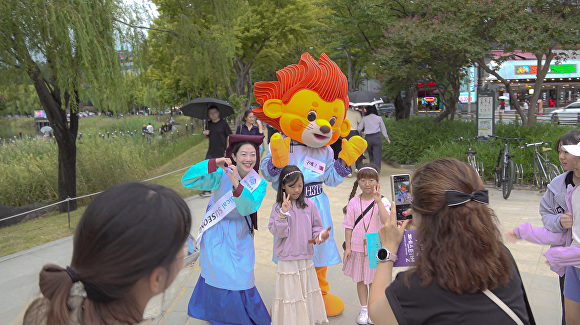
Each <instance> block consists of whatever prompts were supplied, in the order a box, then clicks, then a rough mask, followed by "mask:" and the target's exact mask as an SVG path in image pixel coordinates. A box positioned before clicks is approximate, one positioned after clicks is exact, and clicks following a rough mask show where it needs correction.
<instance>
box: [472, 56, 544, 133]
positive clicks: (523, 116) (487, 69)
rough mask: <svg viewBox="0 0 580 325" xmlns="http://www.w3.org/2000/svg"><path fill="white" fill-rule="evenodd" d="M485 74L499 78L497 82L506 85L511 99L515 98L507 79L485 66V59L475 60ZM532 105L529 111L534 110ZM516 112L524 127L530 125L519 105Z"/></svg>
mask: <svg viewBox="0 0 580 325" xmlns="http://www.w3.org/2000/svg"><path fill="white" fill-rule="evenodd" d="M474 61H475V62H476V63H477V64H478V65H479V66H480V67H481V68H482V69H483V70H484V71H485V72H487V73H489V74H491V75H493V76H495V77H496V78H497V80H499V81H500V82H501V83H503V84H504V86H505V88H506V89H507V90H508V92H509V94H510V98H515V94H514V92H513V88H512V85H511V83H510V82H509V81H507V80H506V79H504V78H503V77H502V76H500V75H499V73H497V71H494V70H492V69H491V68H490V67H488V66H487V65H486V64H485V61H484V60H483V59H477V60H474ZM531 104H532V103H530V107H529V110H530V111H531V110H532V107H531ZM516 111H517V112H518V114H520V117H521V118H522V125H527V124H528V116H526V114H525V112H523V111H522V110H521V109H519V105H517V106H516Z"/></svg>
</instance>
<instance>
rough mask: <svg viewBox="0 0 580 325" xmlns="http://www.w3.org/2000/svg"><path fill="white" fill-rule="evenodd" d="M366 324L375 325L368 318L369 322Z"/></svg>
mask: <svg viewBox="0 0 580 325" xmlns="http://www.w3.org/2000/svg"><path fill="white" fill-rule="evenodd" d="M367 324H370V325H375V323H373V322H372V321H371V318H370V317H369V321H368V322H367Z"/></svg>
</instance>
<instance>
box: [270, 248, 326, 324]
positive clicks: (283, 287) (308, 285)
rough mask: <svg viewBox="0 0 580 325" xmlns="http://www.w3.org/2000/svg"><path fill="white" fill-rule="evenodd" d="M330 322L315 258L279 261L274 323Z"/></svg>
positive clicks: (273, 306)
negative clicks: (313, 259)
mask: <svg viewBox="0 0 580 325" xmlns="http://www.w3.org/2000/svg"><path fill="white" fill-rule="evenodd" d="M326 322H328V319H327V318H326V310H325V309H324V301H323V300H322V292H321V291H320V286H319V285H318V278H317V276H316V270H315V269H314V263H313V262H312V260H311V259H307V260H296V261H281V260H278V267H277V268H276V290H275V291H274V304H273V305H272V325H283V324H288V325H295V324H300V325H302V324H304V325H308V324H310V325H314V324H322V323H326Z"/></svg>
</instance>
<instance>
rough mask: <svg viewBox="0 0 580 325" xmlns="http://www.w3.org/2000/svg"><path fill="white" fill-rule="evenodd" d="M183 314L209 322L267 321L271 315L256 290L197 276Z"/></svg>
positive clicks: (258, 324)
mask: <svg viewBox="0 0 580 325" xmlns="http://www.w3.org/2000/svg"><path fill="white" fill-rule="evenodd" d="M187 314H188V315H189V316H191V317H193V318H197V319H201V320H205V321H208V322H210V323H212V324H213V325H233V324H237V325H270V324H271V323H272V319H271V318H270V314H268V310H267V309H266V306H265V305H264V302H263V301H262V297H260V294H259V293H258V289H256V287H253V288H251V289H248V290H239V291H237V290H227V289H220V288H216V287H212V286H210V285H209V284H206V283H205V279H204V278H203V277H202V276H199V279H198V280H197V284H196V285H195V289H194V290H193V294H192V295H191V299H190V300H189V306H188V308H187Z"/></svg>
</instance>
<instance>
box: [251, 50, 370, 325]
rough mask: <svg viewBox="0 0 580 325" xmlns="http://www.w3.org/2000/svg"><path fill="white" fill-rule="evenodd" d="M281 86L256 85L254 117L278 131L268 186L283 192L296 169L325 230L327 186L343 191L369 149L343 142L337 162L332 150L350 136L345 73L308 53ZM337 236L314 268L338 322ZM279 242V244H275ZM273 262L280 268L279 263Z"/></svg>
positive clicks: (265, 166)
mask: <svg viewBox="0 0 580 325" xmlns="http://www.w3.org/2000/svg"><path fill="white" fill-rule="evenodd" d="M276 76H277V78H278V81H267V82H257V83H256V84H255V87H254V95H255V97H256V101H257V102H258V104H260V105H262V106H260V107H258V108H255V109H254V110H253V112H254V115H255V116H256V117H257V118H259V119H260V120H262V121H263V122H265V123H268V124H269V125H271V126H272V127H274V128H276V129H277V130H278V131H280V132H281V133H282V134H280V133H276V134H274V135H273V136H272V138H271V140H270V150H269V152H268V153H267V154H266V155H265V156H264V158H262V160H261V161H260V169H261V170H262V174H263V175H264V178H265V179H266V181H268V182H271V183H272V187H273V188H274V189H278V176H279V174H280V171H281V169H282V168H283V167H285V166H286V165H288V164H292V165H296V166H298V167H299V168H300V170H301V171H302V173H303V175H304V182H305V184H304V187H305V194H306V197H308V198H310V199H311V200H312V201H314V203H315V204H316V206H317V207H318V211H319V213H320V217H321V218H322V222H323V223H324V227H325V228H327V227H328V226H330V225H332V217H331V215H330V204H329V201H328V196H327V195H326V193H324V190H323V186H322V184H326V185H329V186H338V185H339V184H340V183H342V182H343V180H344V177H345V176H347V175H348V174H349V173H350V170H349V168H348V166H350V165H352V164H354V162H355V161H356V160H357V158H358V157H360V155H361V154H362V153H363V152H364V150H365V149H366V146H367V143H366V141H365V140H364V139H362V138H361V137H359V136H355V137H352V138H351V139H350V140H346V139H343V140H342V150H341V151H340V153H339V154H338V157H339V159H338V160H334V153H333V151H332V149H331V148H330V145H331V144H332V143H334V142H335V141H337V140H338V138H339V137H346V136H347V135H348V134H349V132H350V122H349V121H348V120H347V119H346V111H347V109H348V103H349V100H348V83H347V79H346V77H345V76H344V74H343V73H342V71H341V70H340V68H339V67H338V66H337V65H336V63H334V62H333V61H332V60H330V59H329V58H328V56H326V54H324V53H323V54H322V55H321V56H320V61H319V62H316V60H315V59H313V58H312V57H311V56H310V54H308V53H304V54H302V57H301V58H300V62H299V63H298V64H297V65H296V64H293V65H290V66H287V67H286V68H284V69H282V70H279V71H277V72H276ZM333 232H334V231H331V232H330V239H329V240H327V241H326V242H325V243H323V244H321V245H315V246H314V256H313V261H314V266H315V267H316V273H317V275H318V282H319V284H320V289H321V291H322V296H323V299H324V304H325V308H326V314H327V315H328V316H336V315H339V314H341V313H342V312H343V310H344V302H343V301H342V299H340V298H339V297H338V296H336V295H333V294H329V293H328V291H329V289H330V285H329V283H328V281H327V280H326V271H327V267H328V266H330V265H335V264H339V263H341V262H342V260H341V257H340V254H339V252H338V249H337V247H336V243H335V241H334V235H333ZM275 241H276V238H274V244H275ZM273 261H274V262H275V263H277V260H276V257H275V256H273Z"/></svg>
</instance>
